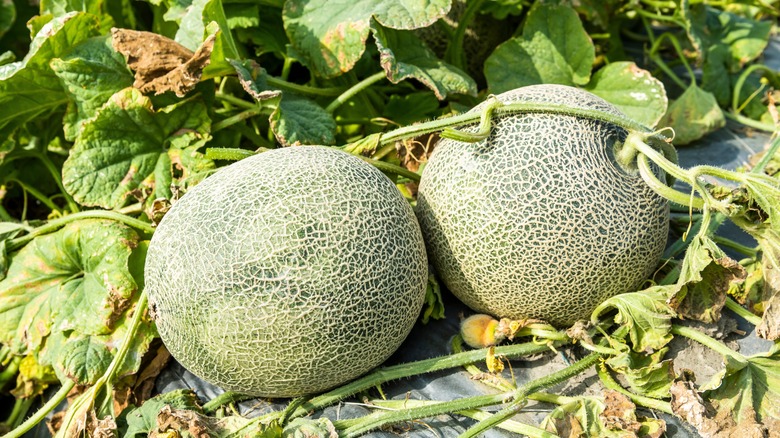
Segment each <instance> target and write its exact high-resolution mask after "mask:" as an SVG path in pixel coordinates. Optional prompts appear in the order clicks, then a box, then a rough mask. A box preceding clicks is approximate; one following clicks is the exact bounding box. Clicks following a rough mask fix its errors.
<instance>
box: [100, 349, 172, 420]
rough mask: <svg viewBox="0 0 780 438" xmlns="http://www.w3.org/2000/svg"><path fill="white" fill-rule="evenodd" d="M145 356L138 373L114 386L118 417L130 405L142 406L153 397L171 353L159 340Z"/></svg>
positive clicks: (115, 407) (115, 406)
mask: <svg viewBox="0 0 780 438" xmlns="http://www.w3.org/2000/svg"><path fill="white" fill-rule="evenodd" d="M154 343H155V344H158V345H157V346H155V344H152V346H151V347H150V348H149V351H148V352H147V353H146V354H145V355H144V357H143V359H142V361H141V366H140V368H139V371H138V373H136V374H133V375H131V376H127V377H125V378H124V379H122V381H120V382H118V383H117V384H116V385H115V386H114V412H115V413H116V414H117V415H118V414H119V413H121V412H122V411H124V410H125V408H127V407H128V406H130V405H135V406H141V404H143V403H144V402H145V401H146V400H149V399H150V398H151V397H152V391H153V390H154V381H155V379H156V378H157V376H158V375H159V374H160V372H161V371H162V370H163V368H165V366H166V365H167V364H168V361H169V360H170V358H171V353H169V352H168V349H167V348H165V346H164V345H162V342H160V341H159V340H155V341H154Z"/></svg>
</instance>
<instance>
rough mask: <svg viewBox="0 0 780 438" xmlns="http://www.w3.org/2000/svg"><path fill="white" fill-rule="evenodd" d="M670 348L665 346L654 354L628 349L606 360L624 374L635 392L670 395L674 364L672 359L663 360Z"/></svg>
mask: <svg viewBox="0 0 780 438" xmlns="http://www.w3.org/2000/svg"><path fill="white" fill-rule="evenodd" d="M668 350H669V348H668V347H664V348H662V349H660V350H658V351H656V352H654V353H652V354H641V353H636V352H634V351H630V350H627V351H625V352H624V353H623V354H621V355H619V356H613V357H610V358H609V359H607V360H606V363H607V365H609V366H610V368H612V370H614V371H615V372H618V373H620V374H622V375H623V377H624V378H625V381H626V382H627V383H628V385H629V386H630V387H631V389H632V390H633V392H635V393H638V394H642V395H645V396H648V397H653V398H667V397H669V389H670V388H671V387H672V383H673V382H674V377H675V374H674V366H673V363H672V361H671V360H663V357H664V355H666V352H667V351H668Z"/></svg>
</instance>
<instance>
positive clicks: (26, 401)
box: [3, 397, 35, 429]
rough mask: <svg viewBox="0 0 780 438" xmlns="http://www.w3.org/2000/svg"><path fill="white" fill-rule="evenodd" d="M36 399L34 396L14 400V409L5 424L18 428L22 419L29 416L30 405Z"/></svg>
mask: <svg viewBox="0 0 780 438" xmlns="http://www.w3.org/2000/svg"><path fill="white" fill-rule="evenodd" d="M34 401H35V398H34V397H27V398H17V399H16V401H15V402H14V407H13V409H11V414H10V415H8V418H7V419H6V420H5V422H4V423H3V424H4V425H5V426H6V427H8V428H10V429H15V428H17V427H18V426H19V425H20V424H22V421H21V420H22V419H24V417H25V416H27V412H28V411H29V410H30V407H31V406H32V404H33V402H34Z"/></svg>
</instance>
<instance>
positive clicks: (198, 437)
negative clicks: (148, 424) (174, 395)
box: [149, 405, 211, 438]
mask: <svg viewBox="0 0 780 438" xmlns="http://www.w3.org/2000/svg"><path fill="white" fill-rule="evenodd" d="M171 431H177V432H181V431H187V432H189V436H192V437H195V438H210V437H211V434H210V427H209V424H208V421H207V419H206V418H205V417H203V416H202V415H199V414H198V413H196V412H193V411H189V410H186V409H173V408H171V407H170V406H168V405H165V406H163V408H162V409H160V412H159V413H158V414H157V427H156V428H155V429H153V430H152V431H151V433H150V434H149V437H150V438H154V437H160V438H162V437H166V438H167V437H169V436H170V432H171Z"/></svg>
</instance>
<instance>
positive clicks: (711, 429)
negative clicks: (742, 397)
mask: <svg viewBox="0 0 780 438" xmlns="http://www.w3.org/2000/svg"><path fill="white" fill-rule="evenodd" d="M670 394H671V396H672V400H671V405H672V412H674V414H675V415H677V417H679V418H680V419H682V420H683V421H686V422H687V423H689V424H690V425H691V426H693V427H694V428H696V431H697V432H699V434H700V435H701V436H702V438H730V437H738V438H764V437H765V436H766V434H765V432H768V431H770V430H771V429H768V428H767V427H766V426H764V425H761V424H760V423H758V422H757V421H756V413H755V411H753V409H752V408H748V409H747V410H746V412H743V418H742V419H741V420H740V422H739V424H737V423H736V422H735V421H734V418H733V417H732V415H731V411H730V410H728V409H717V406H713V405H712V404H710V403H709V402H707V401H705V400H704V399H702V397H701V396H700V395H699V393H698V392H697V391H696V388H695V387H694V384H693V382H691V381H689V380H684V379H680V380H677V381H675V382H674V384H673V385H672V389H671V390H670Z"/></svg>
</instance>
